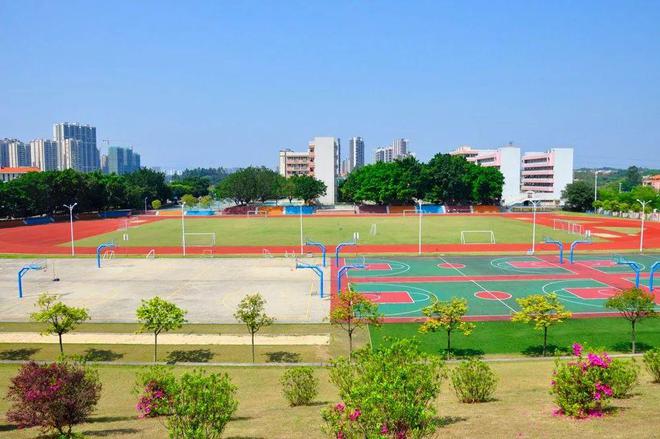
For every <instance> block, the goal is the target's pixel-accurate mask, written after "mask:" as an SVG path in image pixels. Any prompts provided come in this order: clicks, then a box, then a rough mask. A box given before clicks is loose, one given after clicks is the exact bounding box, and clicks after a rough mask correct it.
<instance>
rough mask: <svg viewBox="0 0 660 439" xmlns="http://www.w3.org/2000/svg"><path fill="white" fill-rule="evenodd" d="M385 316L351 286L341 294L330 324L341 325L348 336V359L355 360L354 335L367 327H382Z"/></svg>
mask: <svg viewBox="0 0 660 439" xmlns="http://www.w3.org/2000/svg"><path fill="white" fill-rule="evenodd" d="M382 319H383V315H382V314H380V313H379V312H378V305H376V304H375V303H373V302H372V301H371V300H369V299H367V298H366V297H364V296H363V295H362V294H360V293H358V292H357V291H355V290H354V289H353V286H352V285H351V284H349V285H348V288H347V289H346V291H345V292H343V293H341V294H339V296H338V297H337V302H336V304H335V305H334V307H333V309H332V311H331V312H330V323H332V324H334V325H339V327H341V328H342V329H343V330H344V331H346V334H348V359H349V362H350V361H351V359H352V358H353V334H354V333H355V330H356V329H358V328H361V327H363V326H365V325H376V326H380V324H381V323H382Z"/></svg>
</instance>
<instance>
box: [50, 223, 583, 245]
mask: <svg viewBox="0 0 660 439" xmlns="http://www.w3.org/2000/svg"><path fill="white" fill-rule="evenodd" d="M422 223H423V224H422V237H423V240H424V242H427V243H434V244H459V243H460V232H461V230H492V231H493V232H494V233H495V239H496V241H497V242H498V243H527V242H530V240H531V234H532V227H531V224H530V223H529V222H527V221H519V220H516V219H513V218H505V217H501V216H426V217H424V218H423V221H422ZM372 224H376V225H377V234H376V235H375V236H372V235H370V233H369V232H370V229H371V225H372ZM303 229H304V235H305V238H306V239H311V240H315V241H320V242H323V243H325V244H328V245H332V244H337V243H339V242H342V241H348V240H351V239H352V238H353V233H354V232H359V233H360V243H361V244H415V243H417V239H418V218H417V217H404V216H400V217H398V216H397V217H391V216H389V217H367V218H365V217H306V218H304V219H303ZM186 232H187V233H207V232H215V234H216V245H229V246H231V245H255V246H259V245H296V244H299V243H300V223H299V218H298V217H291V218H287V217H276V218H215V219H214V218H191V219H188V220H186ZM122 235H123V232H122V231H116V232H112V233H107V234H103V235H97V236H93V237H90V238H86V239H81V240H78V241H77V245H81V246H97V245H98V244H100V243H102V242H108V241H111V240H114V241H115V242H117V243H120V244H121V245H122V246H129V247H131V246H138V247H140V246H177V245H181V221H180V220H179V219H176V218H173V219H166V220H160V221H155V222H152V223H148V224H143V225H139V226H136V227H131V228H129V230H128V236H129V240H128V241H123V240H122ZM537 236H538V239H539V242H542V241H543V238H544V237H545V236H551V237H553V238H555V239H559V240H562V241H568V240H571V238H574V236H573V235H569V234H567V233H565V232H563V231H560V230H552V228H550V227H545V226H540V225H539V226H537ZM190 239H195V238H194V237H191V238H190ZM190 239H189V241H190ZM197 239H203V240H205V241H204V243H208V238H207V237H204V238H197ZM484 239H485V238H484ZM200 244H202V243H201V242H200ZM62 245H68V244H62Z"/></svg>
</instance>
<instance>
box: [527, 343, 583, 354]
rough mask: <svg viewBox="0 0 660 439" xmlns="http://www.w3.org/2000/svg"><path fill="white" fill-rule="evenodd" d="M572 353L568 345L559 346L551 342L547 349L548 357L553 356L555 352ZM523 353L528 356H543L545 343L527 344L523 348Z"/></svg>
mask: <svg viewBox="0 0 660 439" xmlns="http://www.w3.org/2000/svg"><path fill="white" fill-rule="evenodd" d="M570 353H571V350H570V348H568V347H566V346H557V345H554V344H549V345H548V346H547V347H546V349H545V356H546V357H552V356H553V355H555V354H559V355H569V354H570ZM522 354H523V355H525V356H526V357H542V356H543V345H536V346H527V347H526V348H525V349H523V351H522Z"/></svg>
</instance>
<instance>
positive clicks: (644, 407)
mask: <svg viewBox="0 0 660 439" xmlns="http://www.w3.org/2000/svg"><path fill="white" fill-rule="evenodd" d="M492 368H493V370H494V372H495V373H496V375H497V376H498V378H499V383H498V387H497V390H496V392H495V400H494V401H492V402H489V403H483V404H461V403H459V402H458V401H457V400H456V397H455V395H454V394H453V393H452V391H451V389H450V388H449V385H448V383H447V382H445V383H444V384H443V386H442V389H441V392H440V397H439V398H438V400H437V401H436V402H435V405H436V407H437V410H438V415H439V416H440V417H441V418H442V420H443V421H444V424H445V426H444V427H441V428H440V429H439V430H438V432H437V435H438V437H443V438H445V437H446V438H466V437H493V438H513V437H525V438H529V437H535V438H542V437H582V438H590V437H594V438H596V437H599V438H602V437H607V438H628V437H634V438H651V437H657V432H658V428H659V427H660V422H659V421H658V414H657V408H658V407H660V391H659V390H660V385H658V384H651V383H650V378H649V376H648V374H646V372H642V375H641V379H640V385H639V387H638V388H637V389H636V390H635V392H634V396H633V397H632V398H630V399H626V400H617V401H614V403H613V405H614V407H615V409H617V410H616V411H615V412H614V414H613V415H611V416H606V417H604V418H602V419H596V420H588V421H573V420H570V419H565V418H558V417H553V416H552V415H551V413H552V410H553V408H554V405H553V403H552V397H551V395H549V393H548V389H549V382H550V379H551V374H552V368H553V363H552V362H551V361H533V360H528V361H521V362H516V363H494V364H492ZM16 369H17V366H16V365H0V395H5V394H6V392H7V387H8V385H9V379H10V378H11V377H12V376H14V375H15V374H16ZM206 369H207V370H208V371H209V372H227V373H228V374H229V375H230V377H231V379H232V382H233V383H234V384H235V385H236V386H237V388H238V392H237V398H238V401H239V406H238V411H237V413H236V415H235V417H234V418H233V419H232V420H231V422H230V423H229V424H228V426H227V429H226V430H225V432H224V435H223V437H226V438H234V439H238V438H287V439H288V438H291V439H303V438H304V439H309V438H312V439H316V438H322V437H324V436H323V435H322V433H321V430H320V426H321V417H320V414H319V412H320V410H321V408H322V407H323V406H325V405H327V404H332V403H334V402H336V401H338V397H337V392H336V390H335V389H334V386H333V385H332V384H330V383H329V381H328V372H327V370H326V369H321V368H318V369H316V374H317V375H318V377H319V378H320V389H319V390H320V392H319V395H318V397H317V398H316V400H315V401H314V403H313V405H310V406H302V407H289V406H288V405H287V403H286V401H285V400H284V398H283V397H282V394H281V387H280V384H279V379H280V376H281V375H282V373H283V369H280V368H272V367H268V368H214V367H209V368H206ZM138 370H139V368H138V367H129V366H121V367H119V366H102V367H99V375H100V377H101V381H102V383H103V390H102V392H101V400H100V402H99V405H98V406H97V411H96V413H94V414H93V415H92V417H91V419H90V421H89V422H88V423H86V424H83V425H80V426H77V427H76V428H75V429H74V431H76V432H80V433H83V434H84V435H85V436H86V437H90V438H91V437H112V438H131V439H132V438H135V439H137V438H150V439H151V438H166V437H167V431H166V429H165V426H164V424H163V422H162V421H161V420H157V419H137V417H136V411H135V403H136V396H135V395H133V394H132V392H131V389H132V386H133V383H134V381H135V373H136V372H137V371H138ZM185 370H189V369H188V368H185V367H176V368H175V372H176V373H177V374H180V373H182V372H183V371H185ZM8 408H9V401H7V400H6V399H4V398H2V399H0V413H5V412H6V411H7V409H8ZM0 436H2V437H3V438H6V439H24V438H33V437H36V436H38V431H37V430H36V429H23V430H20V429H17V428H16V427H15V426H13V425H11V424H8V423H7V422H6V420H5V419H4V418H3V419H2V420H0Z"/></svg>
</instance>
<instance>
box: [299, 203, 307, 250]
mask: <svg viewBox="0 0 660 439" xmlns="http://www.w3.org/2000/svg"><path fill="white" fill-rule="evenodd" d="M298 208H299V210H298V213H299V216H300V257H302V254H303V251H304V248H303V245H304V244H305V242H304V240H303V221H302V211H303V206H302V205H300V206H298Z"/></svg>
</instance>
